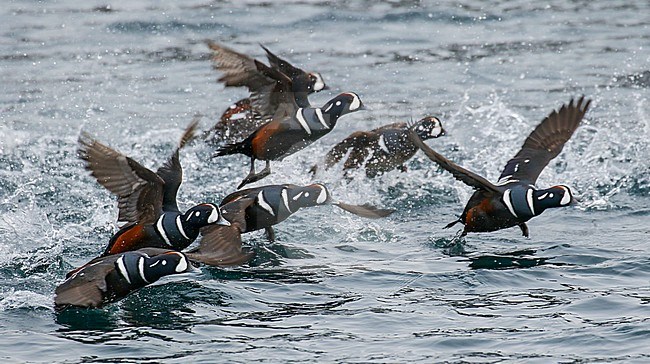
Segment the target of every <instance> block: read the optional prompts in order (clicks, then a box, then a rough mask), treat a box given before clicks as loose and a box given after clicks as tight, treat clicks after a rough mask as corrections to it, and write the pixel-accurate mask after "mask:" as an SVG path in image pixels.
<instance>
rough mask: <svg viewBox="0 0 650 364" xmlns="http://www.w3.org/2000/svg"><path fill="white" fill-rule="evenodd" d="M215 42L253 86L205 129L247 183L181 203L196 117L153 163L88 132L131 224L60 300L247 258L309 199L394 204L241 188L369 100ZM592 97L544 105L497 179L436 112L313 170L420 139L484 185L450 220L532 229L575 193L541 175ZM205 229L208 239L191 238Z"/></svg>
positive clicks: (88, 143) (403, 158)
mask: <svg viewBox="0 0 650 364" xmlns="http://www.w3.org/2000/svg"><path fill="white" fill-rule="evenodd" d="M207 45H208V47H209V48H210V49H211V51H212V61H213V64H214V67H215V68H216V69H217V70H218V71H219V72H221V74H222V76H221V78H220V79H219V81H220V82H221V83H223V84H224V85H225V86H227V87H246V88H248V90H249V91H250V97H249V98H246V99H243V100H240V101H238V102H236V103H235V104H234V105H232V106H230V107H229V108H228V109H227V110H226V111H225V112H224V113H223V115H222V117H221V119H220V120H219V122H217V123H216V125H215V126H214V127H213V128H211V129H210V130H208V131H207V132H204V133H203V134H202V135H201V137H200V139H203V141H204V142H206V143H209V144H211V145H214V146H215V147H216V148H217V152H216V154H215V157H222V156H228V155H236V154H243V155H245V156H247V157H249V158H250V170H249V173H248V174H247V175H246V177H245V178H244V179H243V180H242V182H241V183H240V184H239V186H238V187H237V191H235V192H233V193H231V194H230V195H228V196H226V197H225V198H224V199H223V200H222V201H221V203H220V204H218V205H217V204H214V203H208V202H206V203H201V204H198V205H196V206H193V207H191V208H190V209H188V210H186V211H185V212H182V211H180V210H179V208H178V203H177V192H178V189H179V187H180V185H181V181H182V179H183V170H182V167H181V164H180V160H179V152H180V150H181V149H182V148H183V147H184V146H185V145H186V144H187V143H188V142H190V141H191V140H193V139H199V136H198V135H197V129H198V120H197V119H195V120H193V121H192V122H191V123H190V124H189V125H188V127H187V128H186V129H185V132H184V133H183V135H182V137H181V139H180V142H179V144H178V146H177V148H176V149H175V150H174V152H173V153H172V154H171V156H170V157H169V159H168V160H167V161H166V162H165V163H164V164H163V165H162V166H160V167H159V168H158V169H157V170H156V171H155V172H154V171H152V170H149V169H148V168H146V167H144V166H143V165H141V164H140V163H138V162H137V161H135V160H134V159H132V158H130V157H128V156H126V155H124V154H122V153H120V152H118V151H116V150H114V149H112V148H110V147H109V146H107V145H104V144H102V143H101V142H99V141H97V140H96V139H94V138H93V137H92V136H91V135H89V134H87V133H85V132H82V133H81V135H80V137H79V151H78V154H79V157H80V158H81V160H82V161H83V162H84V163H85V167H86V169H88V170H89V171H90V172H91V174H92V176H93V177H94V178H95V179H96V180H97V182H98V183H99V184H100V185H102V186H103V187H105V188H106V189H108V190H109V191H110V192H111V193H112V194H113V195H115V196H116V197H117V200H118V211H119V214H118V223H121V224H123V225H122V227H121V228H120V229H119V230H118V231H117V233H115V234H114V235H113V236H112V237H111V239H110V240H109V242H108V245H107V247H106V249H105V250H104V252H103V253H102V254H101V255H100V256H99V257H97V258H95V259H93V260H91V261H90V262H88V263H86V264H85V265H83V266H81V267H78V268H76V269H74V270H72V271H70V272H69V273H68V274H67V275H66V280H65V281H64V282H63V283H62V284H61V285H59V286H58V287H57V288H56V291H55V307H56V309H57V310H64V309H67V308H70V307H82V308H98V307H101V306H103V305H105V304H107V303H110V302H114V301H117V300H119V299H122V298H123V297H125V296H127V295H128V294H129V293H131V292H133V291H135V290H137V289H139V288H142V287H144V286H146V285H148V284H151V283H153V282H155V281H157V280H158V279H160V278H162V277H164V276H167V275H171V274H179V273H185V272H189V271H192V270H194V269H195V266H198V265H199V264H206V265H210V266H218V267H222V266H233V265H240V264H243V263H246V262H247V261H248V260H250V259H251V257H252V256H253V255H254V253H253V252H252V251H251V250H250V249H248V248H246V247H244V246H243V245H242V234H244V233H247V232H251V231H256V230H265V232H266V235H267V237H268V239H269V240H271V241H272V240H274V239H275V232H274V230H273V225H276V224H278V223H280V222H282V221H284V220H285V219H287V218H288V217H289V216H291V215H292V214H293V213H295V212H297V211H298V210H299V209H301V208H304V207H311V206H318V205H335V206H338V207H339V208H342V209H343V210H345V211H348V212H351V213H353V214H356V215H359V216H363V217H367V218H382V217H385V216H388V215H390V214H391V213H392V212H393V210H390V209H381V208H377V207H374V206H371V205H369V204H365V205H350V204H346V203H343V202H341V201H336V200H335V199H334V198H333V197H332V196H331V193H330V191H329V190H328V188H327V187H326V186H325V185H323V184H318V183H316V184H311V185H307V186H297V185H293V184H282V185H267V186H261V187H255V188H247V189H241V188H242V187H244V186H245V185H247V184H250V183H253V182H257V181H259V180H261V179H263V178H265V177H266V176H268V175H269V174H270V173H271V161H279V160H282V159H283V158H285V157H287V156H289V155H292V154H294V153H296V152H298V151H300V150H302V149H304V148H306V147H308V146H309V145H310V144H312V143H314V142H315V141H317V140H318V139H320V138H322V137H323V136H325V135H327V134H328V133H329V132H330V131H331V130H332V129H333V128H334V127H335V126H336V123H337V121H338V119H339V118H341V117H343V116H344V115H346V114H349V113H353V112H357V111H359V110H363V109H364V108H365V107H364V104H363V102H362V101H361V99H360V98H359V96H358V95H357V94H355V93H353V92H344V93H341V94H339V95H337V96H336V97H334V98H333V99H331V100H330V101H328V102H327V103H325V104H324V105H323V106H322V107H315V106H313V105H311V103H310V102H309V99H308V95H309V94H311V93H313V92H318V91H322V90H325V89H328V86H327V85H326V84H325V81H324V80H323V77H322V76H321V75H320V74H319V73H316V72H306V71H303V70H302V69H300V68H297V67H295V66H293V65H291V64H290V63H289V62H287V61H285V60H283V59H282V58H280V57H278V56H276V55H275V54H273V53H272V52H271V51H270V50H268V49H267V48H265V47H264V46H262V48H263V49H264V51H265V52H266V56H267V59H268V62H269V65H266V64H264V63H263V62H260V61H258V60H256V59H253V58H251V57H249V56H247V55H244V54H241V53H238V52H236V51H234V50H232V49H229V48H227V47H225V46H223V45H220V44H217V43H215V42H212V41H207ZM590 102H591V101H590V100H586V99H585V98H584V97H581V98H580V99H578V100H577V101H574V100H571V101H570V102H569V103H568V104H564V105H562V107H561V108H560V109H559V110H557V111H552V112H551V113H550V114H549V115H548V116H547V117H545V118H544V119H543V120H542V122H541V123H540V124H539V125H538V126H537V127H536V128H535V129H534V130H533V132H532V133H531V134H530V135H529V136H528V138H526V140H525V142H524V144H523V146H522V148H521V150H520V151H519V152H518V153H517V154H516V155H515V156H514V157H513V158H512V159H510V160H509V161H508V163H507V164H506V166H505V168H504V170H503V172H502V173H501V176H500V177H499V180H498V181H497V182H496V183H492V182H490V181H488V180H487V179H485V178H483V177H481V176H479V175H478V174H476V173H473V172H471V171H469V170H467V169H465V168H463V167H461V166H459V165H457V164H455V163H454V162H452V161H451V160H449V159H447V158H446V157H444V156H443V155H441V154H439V153H437V152H436V151H434V150H433V149H431V148H430V147H429V146H427V145H426V144H425V143H424V142H423V141H424V140H427V139H431V138H437V137H439V136H442V135H444V134H445V130H444V129H443V127H442V123H441V122H440V120H439V119H438V118H436V117H433V116H426V117H424V118H422V119H421V120H419V121H417V122H411V123H408V124H407V123H394V124H390V125H385V126H382V127H379V128H376V129H373V130H370V131H356V132H354V133H352V134H351V135H350V136H348V137H347V138H345V139H344V140H342V141H341V142H339V143H338V144H336V145H335V146H334V147H333V148H332V149H331V150H330V151H329V152H328V153H327V154H326V156H325V158H324V161H323V163H322V165H315V166H313V167H312V168H311V171H310V172H311V173H317V171H318V170H319V169H321V168H322V169H328V168H331V167H332V166H334V165H336V164H337V163H340V162H341V161H342V160H343V159H345V161H344V162H343V170H344V171H349V170H351V169H357V168H363V169H364V170H365V174H366V176H367V177H369V178H372V177H375V176H377V175H380V174H382V173H385V172H387V171H390V170H394V169H400V170H402V171H406V167H405V163H406V162H407V161H408V160H409V159H410V158H411V157H412V156H413V155H414V154H415V153H416V152H417V151H418V150H422V151H423V152H424V153H425V154H426V156H427V157H428V158H429V159H430V160H431V161H433V162H435V163H436V164H437V165H438V166H439V167H441V168H442V169H444V170H446V171H448V172H450V173H451V174H452V175H453V176H454V177H455V178H456V179H458V180H460V181H462V182H464V183H465V184H467V185H468V186H470V187H472V188H473V189H474V190H475V191H474V194H473V195H472V196H471V198H470V200H469V201H468V203H467V204H466V206H465V209H464V210H463V212H462V214H461V215H460V217H459V219H458V220H456V221H453V222H451V223H450V224H448V225H447V226H446V227H445V228H449V227H451V226H453V225H455V224H457V223H461V224H463V225H464V228H463V231H462V234H461V236H464V235H466V234H467V233H469V232H486V231H496V230H500V229H505V228H509V227H514V226H518V227H519V228H520V229H521V231H522V233H523V235H524V236H528V234H529V231H528V227H527V226H526V222H527V221H528V220H529V219H531V218H532V217H534V216H537V215H539V214H541V213H542V212H543V211H544V210H546V209H548V208H554V207H563V206H568V205H570V204H572V203H574V201H575V199H574V198H573V195H572V193H571V190H570V189H569V187H567V186H565V185H557V186H552V187H550V188H546V189H538V188H536V187H535V182H536V180H537V177H538V176H539V174H540V173H541V171H542V170H543V169H544V167H545V166H546V165H547V164H548V163H549V162H550V161H551V160H552V159H553V158H555V157H556V156H557V155H558V154H559V153H560V152H561V151H562V148H563V146H564V144H565V143H566V142H567V141H568V140H569V139H570V138H571V136H572V135H573V133H574V132H575V130H576V129H577V127H578V126H579V125H580V122H581V120H582V119H583V117H584V115H585V113H586V112H587V110H588V108H589V104H590ZM256 161H264V163H265V166H264V168H263V169H262V170H261V171H257V170H256V168H255V162H256ZM199 236H200V239H199V242H198V244H197V245H196V246H195V247H194V248H192V249H190V250H187V249H188V247H190V245H191V244H192V243H193V242H194V241H195V240H197V238H199Z"/></svg>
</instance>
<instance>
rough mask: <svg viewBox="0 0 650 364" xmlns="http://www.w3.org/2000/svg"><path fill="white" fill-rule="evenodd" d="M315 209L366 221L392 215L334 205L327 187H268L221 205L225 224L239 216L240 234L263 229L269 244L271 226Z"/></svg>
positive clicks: (228, 198) (371, 208) (243, 192)
mask: <svg viewBox="0 0 650 364" xmlns="http://www.w3.org/2000/svg"><path fill="white" fill-rule="evenodd" d="M247 199H248V200H252V201H253V203H251V204H249V205H246V206H245V209H241V208H233V207H232V204H233V203H234V202H237V201H241V200H247ZM318 205H335V206H338V207H340V208H342V209H343V210H345V211H348V212H351V213H353V214H355V215H358V216H362V217H367V218H381V217H386V216H388V215H390V214H392V213H393V212H394V210H390V209H379V208H376V207H374V206H371V205H368V204H365V205H361V206H359V205H350V204H346V203H342V202H335V201H334V200H333V199H332V197H331V195H330V192H329V191H328V189H327V187H326V186H325V185H323V184H320V183H317V184H311V185H308V186H296V185H293V184H282V185H268V186H262V187H256V188H249V189H245V190H240V191H237V192H234V193H231V194H230V195H228V196H226V197H225V198H224V199H223V201H221V210H222V212H223V214H224V216H225V217H226V218H227V219H228V220H231V221H232V220H233V219H235V216H234V215H238V214H242V213H243V215H244V219H245V222H246V223H245V225H244V226H245V229H243V230H241V232H242V233H246V232H251V231H255V230H261V229H265V230H266V233H267V236H268V238H269V240H271V241H273V240H275V233H274V232H273V228H272V226H273V225H276V224H279V223H281V222H282V221H284V220H286V219H287V218H288V217H289V216H291V215H293V214H294V213H295V212H297V211H298V210H299V209H301V208H303V207H312V206H318Z"/></svg>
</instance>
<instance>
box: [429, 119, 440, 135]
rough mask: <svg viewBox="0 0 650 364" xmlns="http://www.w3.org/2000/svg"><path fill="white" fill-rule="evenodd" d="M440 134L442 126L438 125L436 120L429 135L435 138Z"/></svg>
mask: <svg viewBox="0 0 650 364" xmlns="http://www.w3.org/2000/svg"><path fill="white" fill-rule="evenodd" d="M440 134H442V126H440V123H439V122H438V121H436V126H434V127H433V130H432V131H431V136H432V137H434V138H436V137H439V136H440Z"/></svg>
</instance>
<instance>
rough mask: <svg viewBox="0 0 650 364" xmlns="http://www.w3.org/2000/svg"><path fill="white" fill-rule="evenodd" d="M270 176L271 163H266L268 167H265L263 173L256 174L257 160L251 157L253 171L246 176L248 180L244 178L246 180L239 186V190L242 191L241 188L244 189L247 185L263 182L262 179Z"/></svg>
mask: <svg viewBox="0 0 650 364" xmlns="http://www.w3.org/2000/svg"><path fill="white" fill-rule="evenodd" d="M269 174H271V162H270V161H266V166H265V167H264V169H263V170H262V171H260V172H259V173H255V158H254V157H251V170H250V171H249V172H248V175H247V176H246V178H244V180H243V181H241V183H240V184H239V186H237V189H240V188H242V187H243V186H245V185H247V184H249V183H253V182H257V181H259V180H261V179H262V178H264V177H266V176H268V175H269Z"/></svg>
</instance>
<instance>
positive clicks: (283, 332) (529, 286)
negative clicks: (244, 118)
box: [0, 0, 650, 363]
mask: <svg viewBox="0 0 650 364" xmlns="http://www.w3.org/2000/svg"><path fill="white" fill-rule="evenodd" d="M107 4H110V6H107ZM648 14H650V5H649V3H648V2H647V1H645V0H643V1H626V2H610V1H591V2H585V1H555V0H553V1H546V2H538V1H506V2H492V3H491V4H488V3H487V2H483V1H474V0H471V1H463V2H456V1H437V2H417V1H391V2H375V1H359V2H345V3H343V4H340V5H334V4H329V3H322V4H319V3H315V2H314V3H312V2H289V1H278V2H275V1H274V2H260V1H250V2H244V1H242V2H240V1H232V2H221V1H218V2H209V1H183V2H160V1H115V2H110V3H107V2H99V1H88V2H82V3H80V2H77V1H70V0H67V1H47V2H45V1H27V0H25V1H10V2H8V3H6V4H4V6H2V10H0V20H1V21H2V25H1V26H0V75H1V79H2V90H3V91H2V92H1V93H0V359H2V360H4V361H5V362H66V363H73V362H170V363H171V362H179V363H187V362H242V363H244V362H246V363H250V362H253V361H257V362H314V361H322V362H407V361H417V362H443V361H447V362H539V363H547V362H563V363H570V362H601V361H603V362H604V361H607V362H612V361H614V362H648V361H650V349H648V348H649V347H650V258H648V257H649V256H650V239H649V236H650V235H649V232H650V228H649V227H648V225H649V223H650V208H649V207H648V206H650V163H649V162H648V160H649V158H650V148H649V147H650V142H649V140H650V117H649V114H650V101H649V92H648V88H649V87H650V52H649V49H650V29H649V24H650V16H649V15H648ZM205 38H211V39H214V40H217V41H220V42H223V43H225V44H228V45H229V46H231V47H233V48H235V49H237V50H239V51H242V52H244V53H247V54H251V55H254V56H257V57H262V55H263V52H262V50H261V49H260V48H259V46H258V43H262V44H265V45H266V46H268V47H270V49H272V50H273V51H275V52H277V53H278V54H280V55H281V56H284V57H286V58H288V59H290V60H292V61H294V62H295V63H297V64H298V65H300V66H303V67H305V68H307V69H311V70H316V71H319V72H321V73H322V74H323V76H324V77H325V79H326V81H327V83H328V84H329V85H330V86H331V87H332V90H331V91H328V92H330V93H327V92H326V93H320V94H317V95H314V96H313V97H312V98H311V100H312V102H313V103H314V104H322V103H325V101H327V100H328V99H329V98H330V97H331V96H332V95H334V94H336V93H338V92H340V91H354V92H357V93H359V95H360V96H361V98H362V99H363V101H364V103H366V104H367V105H368V106H370V107H371V108H372V111H369V112H365V113H355V114H353V115H350V116H346V117H345V118H344V119H342V120H341V122H340V123H339V125H338V126H337V127H336V129H335V130H334V131H333V132H332V133H331V134H330V135H329V136H327V137H325V138H323V139H322V140H321V141H319V142H318V143H316V144H314V145H313V146H312V147H310V148H309V149H306V150H305V151H302V152H300V153H297V154H295V155H294V156H291V157H290V158H287V159H286V160H285V161H284V162H281V163H275V164H274V166H273V168H274V173H273V174H272V175H271V176H270V177H269V178H267V179H265V180H264V182H263V183H265V184H266V183H296V184H304V183H309V182H310V181H311V180H310V177H309V176H308V174H307V173H306V171H307V170H308V169H309V167H310V166H311V165H312V164H313V163H317V162H318V161H319V160H320V158H322V156H323V155H324V153H325V152H326V151H327V150H328V148H329V147H331V146H332V145H333V144H334V143H336V142H337V141H339V140H340V139H341V138H343V137H345V136H346V135H348V134H349V133H351V132H352V131H355V130H362V129H370V128H374V127H377V126H379V125H383V124H387V123H392V122H396V121H405V120H408V119H410V118H414V119H419V118H421V117H423V116H424V115H436V116H438V117H440V118H441V119H442V120H443V123H444V126H445V128H446V129H447V131H448V132H449V135H448V136H446V137H444V138H440V139H437V140H432V141H430V142H428V143H429V145H431V146H432V147H434V148H435V149H437V150H439V151H440V152H442V153H443V154H445V155H448V156H449V157H450V158H452V159H453V160H455V161H457V162H459V163H460V164H462V165H464V166H466V167H468V168H471V169H472V170H474V171H476V172H479V173H481V174H483V175H485V176H487V177H488V178H490V179H492V180H495V179H496V178H497V176H498V175H499V173H500V171H501V168H502V167H503V166H504V165H505V163H506V161H507V160H508V159H509V158H510V157H512V156H513V155H514V154H515V153H516V152H517V150H518V148H519V146H520V145H521V143H522V142H523V140H524V138H525V137H526V135H528V133H529V132H530V131H531V130H532V129H533V128H534V126H535V125H536V124H537V123H538V122H539V121H541V120H542V118H543V117H544V116H545V115H546V114H548V113H549V112H550V111H551V110H552V109H554V108H557V107H559V106H560V105H561V104H562V103H564V102H568V100H569V99H570V98H571V97H576V96H579V95H582V94H584V95H587V96H588V97H591V98H593V100H594V102H593V104H592V108H591V110H590V111H589V112H588V114H587V117H586V120H585V122H584V123H583V125H582V126H581V127H580V128H579V129H578V131H577V133H576V134H575V135H574V137H573V138H572V140H571V141H570V142H569V143H568V144H567V145H566V147H565V148H564V152H563V153H562V154H561V155H560V156H559V157H558V158H556V159H555V160H554V161H552V162H551V164H550V165H549V166H548V168H546V170H545V171H544V172H543V173H542V175H541V177H540V179H539V183H538V184H539V186H542V187H545V186H550V185H553V184H557V183H564V184H568V185H570V186H571V187H572V188H574V189H575V190H576V191H577V192H576V193H577V195H578V197H579V198H580V200H581V202H580V204H579V206H577V207H575V208H564V209H557V210H552V211H547V212H545V213H544V214H543V215H542V216H540V217H537V218H535V219H533V220H532V221H531V222H530V223H529V226H530V230H531V231H530V233H531V238H530V239H525V238H523V237H521V236H520V232H519V230H518V229H508V230H503V231H500V232H496V233H490V234H478V235H477V234H475V235H470V236H468V237H467V238H466V242H465V244H463V245H460V244H453V243H452V239H453V237H454V234H455V233H456V231H454V230H442V229H441V228H442V226H444V225H445V224H446V223H448V222H450V221H452V220H454V219H455V218H456V216H457V215H458V214H459V213H460V212H461V211H462V207H463V204H464V203H465V201H466V200H467V199H468V198H469V196H470V194H471V190H470V189H469V188H468V187H466V186H465V185H463V184H462V183H460V182H457V181H455V180H453V178H452V177H450V175H449V174H446V173H442V172H441V171H439V170H438V169H437V168H436V167H435V166H434V165H433V164H432V163H431V162H430V161H428V160H426V159H424V158H423V157H422V156H421V154H418V157H417V158H415V159H414V160H412V161H411V163H409V166H408V167H409V172H408V173H401V172H398V171H395V172H391V173H389V174H387V175H384V176H382V177H381V178H377V179H374V180H367V179H365V178H361V176H359V177H360V178H356V179H354V180H352V181H350V182H347V181H344V180H342V179H341V173H340V170H336V169H334V170H333V171H332V172H328V173H325V174H321V175H319V176H318V180H319V181H321V182H325V183H327V184H328V185H329V186H330V187H331V189H332V191H333V194H334V196H335V197H337V198H338V199H341V200H344V201H347V202H351V203H363V202H371V203H373V204H376V205H381V206H387V207H392V208H395V209H397V210H398V211H397V212H396V213H395V214H394V215H392V216H391V217H389V218H387V219H384V220H379V221H377V220H373V221H368V220H365V219H362V218H357V217H354V216H350V215H349V214H346V213H344V212H343V211H341V210H338V209H335V208H333V207H321V208H312V209H307V210H303V211H301V212H300V213H298V214H296V215H295V216H293V217H292V218H291V219H289V220H288V221H286V222H285V223H283V224H282V225H279V226H278V227H277V229H276V232H277V235H278V241H277V242H276V243H274V244H268V243H266V242H265V240H264V238H263V236H262V235H261V234H250V235H249V236H247V240H248V243H249V244H251V245H253V246H254V247H255V250H256V251H257V257H256V258H255V260H254V261H253V262H251V264H250V265H248V266H245V267H241V268H232V269H226V270H221V269H212V268H203V269H202V270H201V272H200V273H196V274H193V275H189V276H178V277H174V278H173V279H166V280H162V281H160V282H159V283H158V284H156V285H155V286H152V287H148V288H145V289H143V290H141V291H140V292H138V293H136V294H134V295H132V296H129V297H128V298H127V299H125V300H123V301H121V302H120V303H117V304H114V305H111V306H109V307H107V308H106V309H103V310H94V311H87V312H84V311H78V312H72V313H65V314H61V315H56V314H55V313H54V311H53V307H52V300H53V291H54V288H55V287H56V285H57V284H59V283H60V282H61V281H62V280H63V278H64V275H65V272H67V271H68V270H69V269H71V268H72V267H75V266H78V265H80V264H83V263H84V262H86V261H87V260H89V259H91V258H92V257H94V256H95V255H97V254H98V253H100V252H101V251H102V249H103V247H104V245H105V243H106V242H107V240H108V238H109V237H110V235H111V234H112V233H113V232H115V231H116V225H115V220H116V216H117V211H116V208H115V203H114V199H113V198H112V197H111V196H110V195H109V194H108V193H107V192H106V191H105V190H103V189H102V188H101V187H100V186H99V185H98V184H97V183H96V182H95V181H94V180H93V179H92V178H91V177H89V176H88V175H87V173H86V172H85V171H84V170H83V169H82V165H81V163H80V161H79V160H78V159H77V157H76V139H77V136H78V134H79V132H80V130H82V129H83V130H86V131H88V132H90V133H91V134H93V135H95V136H97V137H98V138H99V139H100V140H102V141H104V142H106V143H108V144H109V145H111V146H113V147H115V148H117V149H118V150H120V151H123V152H124V153H127V154H128V155H130V156H132V157H134V158H135V159H137V160H139V161H141V162H143V164H145V165H146V166H148V167H155V166H158V165H159V164H160V163H162V161H163V160H164V159H165V158H166V157H167V155H168V154H169V153H170V151H171V150H172V148H173V147H174V145H175V143H176V142H177V140H178V137H179V136H180V134H181V133H182V129H183V128H184V127H185V126H186V125H187V123H189V122H190V120H191V119H192V116H193V115H194V114H195V113H197V112H198V113H202V114H203V115H205V117H204V118H203V120H202V126H203V127H204V128H208V127H210V126H211V125H212V124H213V123H214V122H215V121H216V119H217V118H218V116H219V115H220V114H221V112H222V111H223V110H224V109H225V108H226V107H227V106H228V105H229V104H230V103H231V102H233V101H235V100H237V99H239V98H241V97H243V96H245V92H244V90H233V89H224V88H223V87H222V86H221V85H218V84H216V82H215V80H216V78H217V77H218V75H217V74H216V72H214V71H213V70H212V68H211V64H210V61H209V55H208V53H207V49H206V47H205V46H204V45H203V43H202V40H203V39H205ZM211 153H212V150H211V149H209V148H208V147H207V146H203V145H199V144H197V145H193V146H191V147H189V148H187V149H186V150H184V152H183V155H182V163H183V165H184V167H185V182H184V184H183V186H182V187H181V191H180V198H181V201H182V203H181V205H182V207H188V206H191V205H193V204H194V203H197V202H200V201H205V200H208V201H215V202H218V201H220V199H221V198H222V197H224V196H225V195H226V194H227V193H229V192H231V191H232V190H233V189H234V188H235V186H236V184H237V183H238V182H239V181H240V180H241V178H242V177H243V176H244V175H245V173H246V172H247V168H248V166H247V161H246V159H245V158H244V157H242V158H237V157H232V158H223V159H217V160H211V159H210V158H209V155H210V154H211Z"/></svg>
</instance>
